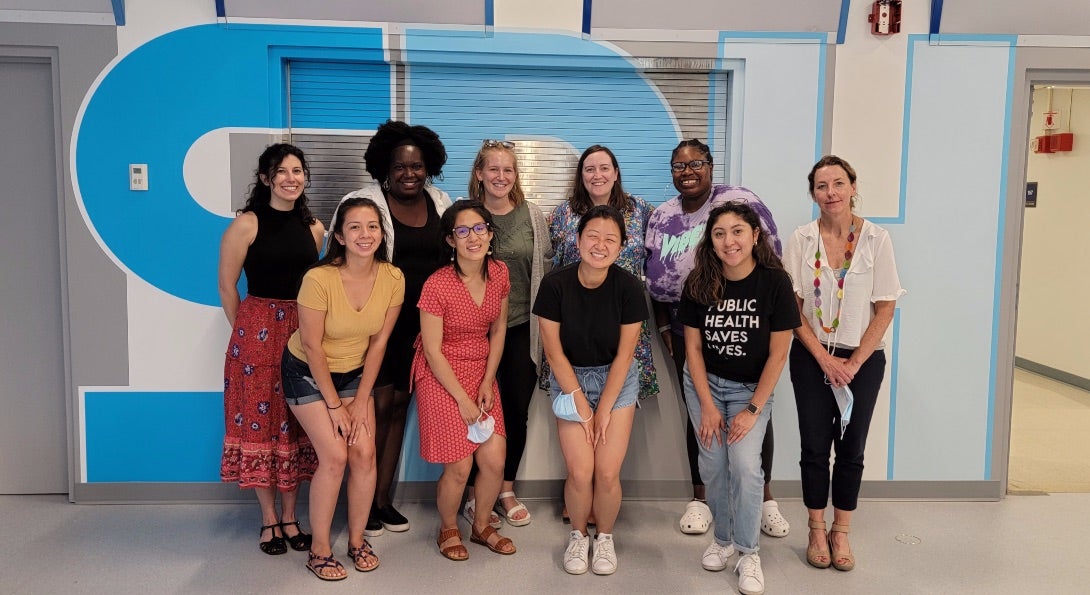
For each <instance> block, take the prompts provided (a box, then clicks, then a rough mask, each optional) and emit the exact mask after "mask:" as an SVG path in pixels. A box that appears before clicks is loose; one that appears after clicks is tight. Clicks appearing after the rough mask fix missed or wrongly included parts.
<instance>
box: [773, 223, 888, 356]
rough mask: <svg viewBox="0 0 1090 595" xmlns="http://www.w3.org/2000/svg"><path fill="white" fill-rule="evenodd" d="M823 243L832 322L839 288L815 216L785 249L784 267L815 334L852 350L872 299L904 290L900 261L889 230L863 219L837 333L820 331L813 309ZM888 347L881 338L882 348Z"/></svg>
mask: <svg viewBox="0 0 1090 595" xmlns="http://www.w3.org/2000/svg"><path fill="white" fill-rule="evenodd" d="M819 246H820V248H821V253H822V256H823V258H822V259H821V287H822V292H821V295H822V300H821V311H822V313H823V314H824V315H825V316H824V318H825V322H824V324H825V325H827V326H832V321H833V317H834V316H835V315H836V311H837V306H838V305H839V304H838V301H837V299H836V292H835V291H834V290H833V289H832V288H835V287H836V271H834V270H833V269H832V267H830V266H829V264H828V259H827V258H824V255H825V254H827V252H826V250H825V246H824V244H822V243H821V233H820V232H819V231H818V224H817V221H816V220H814V221H811V222H810V223H807V224H806V225H803V226H802V227H799V228H798V229H796V230H795V233H794V234H793V235H792V236H791V240H790V241H789V242H788V243H787V246H786V247H785V249H784V255H783V257H784V258H783V260H784V267H785V268H786V269H787V272H788V273H789V274H790V275H791V285H792V286H793V287H794V289H795V293H796V294H797V295H799V296H801V297H802V314H803V316H805V317H806V320H807V321H808V322H809V323H810V328H812V329H814V334H816V335H817V338H818V339H819V340H821V342H822V343H824V344H830V343H833V344H835V345H836V346H838V347H844V348H848V349H854V348H856V347H859V341H860V340H861V339H862V338H863V333H864V332H866V330H867V327H868V326H869V325H870V321H871V319H872V318H873V317H874V306H873V304H874V302H883V301H891V300H892V301H895V300H897V299H898V298H900V297H901V296H902V295H904V294H905V290H904V289H903V288H902V287H901V280H900V278H899V277H898V276H897V263H896V262H895V260H894V258H893V242H892V241H891V240H890V237H889V232H887V231H886V230H885V229H882V228H881V227H879V226H877V225H875V224H874V223H871V222H870V221H867V220H866V219H864V220H863V227H862V229H860V230H859V238H858V239H857V241H856V247H855V250H854V254H853V256H852V263H851V266H850V267H849V268H848V272H847V274H846V275H845V277H844V305H843V308H842V309H841V314H840V325H839V326H838V328H837V330H836V331H834V332H833V333H826V332H825V331H824V330H822V328H821V326H822V322H821V321H820V320H818V318H817V316H816V315H815V314H814V260H815V259H814V254H815V253H816V252H817V250H818V247H819ZM883 347H885V345H883V344H882V343H881V342H879V344H878V347H877V348H878V349H882V348H883Z"/></svg>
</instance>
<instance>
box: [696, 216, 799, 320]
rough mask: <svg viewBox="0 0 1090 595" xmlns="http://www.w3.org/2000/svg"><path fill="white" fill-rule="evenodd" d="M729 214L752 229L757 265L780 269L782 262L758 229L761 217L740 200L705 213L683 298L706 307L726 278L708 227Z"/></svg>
mask: <svg viewBox="0 0 1090 595" xmlns="http://www.w3.org/2000/svg"><path fill="white" fill-rule="evenodd" d="M731 213H733V214H734V215H737V216H738V218H739V219H741V220H742V221H745V223H746V225H749V226H750V228H752V229H753V233H755V234H757V245H756V246H754V247H753V259H754V260H756V261H757V266H761V267H764V268H766V269H774V270H776V269H778V270H783V262H782V261H781V260H780V257H779V256H776V249H775V248H773V246H772V242H771V241H770V240H769V239H768V234H766V233H765V232H764V230H763V229H761V217H760V216H759V215H757V211H754V210H753V209H752V208H750V206H749V205H747V204H745V203H743V202H728V203H726V204H722V205H719V206H718V207H715V208H714V209H712V212H711V213H709V214H708V223H707V224H706V225H705V226H704V237H702V238H701V239H700V243H699V244H697V246H696V255H695V257H694V263H695V266H694V267H693V272H691V273H689V277H688V278H686V279H685V290H684V295H685V297H687V298H689V299H690V300H692V301H694V302H696V303H698V304H703V305H705V306H710V305H712V304H714V303H715V302H717V301H719V300H720V299H721V298H722V296H723V285H724V283H725V281H726V277H724V276H723V262H722V261H720V260H719V257H718V256H716V254H715V247H714V245H712V228H713V227H714V226H715V223H716V221H718V220H719V218H720V217H722V216H723V215H727V214H731Z"/></svg>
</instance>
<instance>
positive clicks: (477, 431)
mask: <svg viewBox="0 0 1090 595" xmlns="http://www.w3.org/2000/svg"><path fill="white" fill-rule="evenodd" d="M495 431H496V418H494V417H492V416H489V415H487V414H485V412H483V411H482V412H481V415H480V416H478V417H477V421H475V422H473V423H472V424H470V425H469V426H468V427H467V430H466V438H467V439H468V440H469V441H470V442H474V443H476V444H484V443H485V442H486V441H487V440H488V439H489V438H491V437H492V433H493V432H495Z"/></svg>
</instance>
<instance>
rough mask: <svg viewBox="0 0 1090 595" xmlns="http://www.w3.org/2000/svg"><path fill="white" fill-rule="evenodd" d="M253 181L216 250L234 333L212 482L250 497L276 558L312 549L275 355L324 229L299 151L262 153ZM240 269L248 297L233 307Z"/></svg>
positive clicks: (299, 457)
mask: <svg viewBox="0 0 1090 595" xmlns="http://www.w3.org/2000/svg"><path fill="white" fill-rule="evenodd" d="M255 177H256V179H255V180H254V184H253V189H252V190H251V192H250V197H249V199H247V201H246V206H244V207H243V208H242V211H241V212H240V213H239V215H238V217H236V218H235V219H234V221H232V222H231V224H230V225H229V226H228V227H227V231H225V232H224V234H223V240H222V242H221V244H220V262H219V294H220V302H221V304H222V306H223V312H224V314H225V315H226V316H227V322H228V323H230V324H231V326H232V329H231V340H230V341H229V342H228V345H227V354H226V358H225V359H226V363H225V364H224V372H223V376H224V378H223V410H224V411H223V413H224V418H225V419H224V422H225V423H224V425H225V430H226V431H225V434H224V437H223V456H222V459H221V461H220V477H221V478H222V479H223V481H230V482H238V485H239V487H240V488H244V489H246V488H252V489H253V490H254V492H255V493H256V494H257V501H258V503H259V504H260V505H261V525H262V526H261V535H260V537H259V538H258V539H259V540H260V547H261V551H263V552H265V553H266V554H269V555H277V554H283V553H285V552H287V551H288V549H287V546H288V545H289V544H290V545H291V547H292V549H294V550H297V551H306V550H307V549H309V548H310V535H307V534H306V533H303V532H302V531H301V530H300V528H299V523H298V522H297V521H296V517H295V501H296V493H297V490H298V488H299V482H301V481H303V480H309V479H310V478H311V477H312V476H313V475H314V469H315V468H316V467H317V465H318V458H317V456H316V455H315V454H314V449H313V448H312V447H311V445H310V441H309V440H308V439H307V436H306V434H305V433H303V430H302V429H301V428H300V427H299V422H298V421H296V420H295V416H293V415H292V414H291V412H290V411H288V406H287V404H286V403H285V402H284V395H283V394H282V392H281V385H280V356H281V354H282V353H283V351H284V345H285V344H286V343H287V342H288V337H289V336H291V334H292V333H293V332H294V331H295V329H296V328H298V326H299V315H298V312H297V310H296V305H295V296H296V294H297V293H298V292H299V282H300V280H301V279H302V278H303V273H304V272H305V271H306V270H307V268H308V267H310V265H312V264H314V263H315V261H317V260H318V249H319V248H320V247H321V245H322V239H323V237H324V235H325V228H324V227H323V226H322V224H321V222H319V221H318V220H317V219H315V218H314V216H313V215H311V214H310V209H308V208H307V197H306V194H304V193H303V189H304V188H305V187H306V183H307V179H308V178H309V177H310V168H308V167H307V162H306V157H304V156H303V152H302V151H301V150H299V149H298V148H296V147H295V146H293V145H289V144H286V143H280V144H275V145H272V146H270V147H269V148H267V149H265V152H264V153H262V154H261V157H259V158H258V161H257V175H256V176H255ZM243 270H245V271H246V281H247V292H246V293H247V295H246V299H244V300H240V298H239V293H238V280H239V277H240V276H241V274H242V271H243ZM278 491H279V492H280V500H281V506H280V511H279V512H277V510H276V493H277V492H278ZM285 539H286V540H287V542H286V543H285Z"/></svg>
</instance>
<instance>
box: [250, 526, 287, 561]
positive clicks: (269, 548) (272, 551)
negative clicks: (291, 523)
mask: <svg viewBox="0 0 1090 595" xmlns="http://www.w3.org/2000/svg"><path fill="white" fill-rule="evenodd" d="M279 528H280V523H273V524H271V525H262V526H261V530H260V531H258V532H257V536H258V537H261V534H262V533H264V532H265V529H268V530H269V533H272V539H270V540H268V541H262V542H261V543H259V544H257V547H259V548H261V551H263V552H265V553H266V554H268V555H270V556H279V555H280V554H286V553H288V546H287V545H286V544H285V543H284V538H283V537H277V536H276V530H277V529H279Z"/></svg>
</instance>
